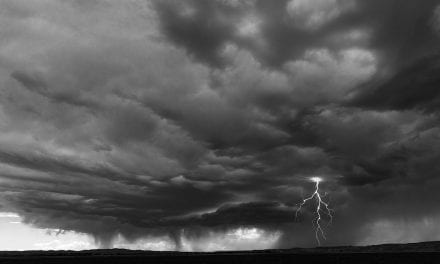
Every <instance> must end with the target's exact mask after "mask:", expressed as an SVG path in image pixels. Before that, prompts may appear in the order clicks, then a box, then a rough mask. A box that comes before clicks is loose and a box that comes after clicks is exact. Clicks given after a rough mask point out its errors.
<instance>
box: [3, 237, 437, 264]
mask: <svg viewBox="0 0 440 264" xmlns="http://www.w3.org/2000/svg"><path fill="white" fill-rule="evenodd" d="M0 263H124V264H130V263H154V264H160V263H191V264H196V263H206V264H209V263H218V264H220V263H222V264H223V263H226V264H234V263H239V264H247V263H250V264H256V263H277V264H278V263H279V264H280V263H290V264H293V263H320V264H324V263H350V264H356V263H398V264H403V263H417V264H419V263H421V264H422V263H440V242H425V243H414V244H387V245H377V246H368V247H329V248H314V249H300V248H298V249H283V250H259V251H237V252H213V253H185V252H154V251H132V250H123V249H111V250H86V251H24V252H18V251H8V252H0Z"/></svg>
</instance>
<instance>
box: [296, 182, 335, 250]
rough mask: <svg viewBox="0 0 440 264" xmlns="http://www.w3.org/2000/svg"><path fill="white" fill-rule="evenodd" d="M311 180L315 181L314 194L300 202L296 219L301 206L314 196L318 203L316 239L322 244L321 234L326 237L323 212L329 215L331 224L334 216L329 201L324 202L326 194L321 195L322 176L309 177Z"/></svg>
mask: <svg viewBox="0 0 440 264" xmlns="http://www.w3.org/2000/svg"><path fill="white" fill-rule="evenodd" d="M309 180H310V181H312V182H314V183H315V192H314V193H312V195H310V196H309V197H307V198H304V199H303V201H302V202H301V203H300V204H299V207H298V209H296V213H295V219H296V218H298V213H299V212H300V211H301V208H302V207H303V206H304V205H305V204H306V203H307V202H308V201H310V200H312V199H313V198H315V199H316V202H317V205H316V210H315V214H316V218H315V226H316V229H315V237H316V241H317V242H318V245H319V246H320V245H321V240H320V239H319V238H320V236H321V237H322V238H323V239H326V236H325V233H324V230H323V229H322V227H321V220H322V216H321V212H324V213H325V214H326V215H327V216H328V217H329V220H328V221H329V224H330V223H331V222H332V220H333V216H332V211H333V210H332V209H331V208H330V207H329V205H328V203H326V202H324V201H323V200H322V197H325V194H324V195H321V194H320V193H319V183H320V182H322V178H320V177H311V178H309Z"/></svg>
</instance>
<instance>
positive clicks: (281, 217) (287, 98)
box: [0, 0, 440, 249]
mask: <svg viewBox="0 0 440 264" xmlns="http://www.w3.org/2000/svg"><path fill="white" fill-rule="evenodd" d="M438 5H439V2H438V1H432V0H427V1H423V3H416V2H415V1H414V2H410V1H408V2H405V3H402V1H397V0H386V1H383V0H381V1H376V0H374V1H356V0H346V1H345V0H338V1H336V0H335V1H321V0H314V1H301V0H291V1H257V0H255V1H252V0H250V1H245V0H243V1H232V0H222V1H221V0H212V1H205V0H186V1H172V0H165V1H134V0H130V1H106V0H101V1H79V0H78V1H24V0H23V1H21V0H18V1H17V0H14V1H2V2H1V4H0V10H2V11H1V12H2V16H0V22H1V24H2V28H1V29H0V33H1V35H2V38H1V40H0V94H1V96H0V189H1V192H0V204H1V206H2V210H3V211H5V212H16V213H18V214H19V215H20V216H22V217H23V219H24V221H25V222H26V223H28V224H31V225H34V226H36V227H40V228H54V229H63V230H71V231H76V232H81V233H87V234H90V235H93V236H94V237H95V238H96V239H97V241H98V242H99V243H100V245H101V246H103V247H110V246H112V242H113V240H114V239H116V238H117V237H119V236H122V237H124V239H127V240H129V241H133V240H137V239H142V238H145V237H164V236H165V237H166V236H168V237H169V238H170V239H173V240H174V242H175V244H176V246H177V248H178V247H179V246H182V245H181V243H182V237H185V239H193V240H194V241H205V240H206V239H209V240H212V239H214V237H215V236H219V234H221V233H223V234H235V233H231V232H236V231H231V230H235V229H236V230H243V229H237V228H250V229H244V230H257V229H252V228H258V230H263V231H261V232H262V233H261V234H266V235H267V236H268V237H272V238H273V237H274V234H279V239H277V241H275V239H274V242H273V244H272V245H265V246H268V247H292V246H311V245H314V243H315V241H314V235H313V227H312V223H311V222H310V221H311V219H312V217H313V216H312V213H313V211H312V208H305V209H306V212H305V213H304V214H303V215H302V217H301V218H300V219H299V220H297V221H295V209H296V208H297V203H298V202H299V201H300V199H301V197H302V195H303V194H306V193H308V192H310V191H312V189H313V184H311V183H310V182H308V181H307V180H306V179H307V177H310V176H315V175H320V176H322V177H324V178H325V179H326V181H325V182H324V183H323V184H322V187H323V188H324V189H325V191H327V192H328V193H330V195H329V199H331V202H330V203H331V205H332V207H333V208H334V209H335V221H334V223H333V226H332V227H330V228H329V229H328V238H329V239H328V241H327V242H326V243H327V244H328V245H336V244H362V243H364V244H365V243H375V242H382V241H390V242H405V241H414V240H425V239H440V233H439V232H438V231H437V230H436V229H435V225H434V224H431V225H429V224H428V226H425V227H424V228H422V229H420V230H421V231H420V232H412V233H411V232H410V233H405V234H402V235H401V236H399V237H398V236H395V233H396V232H399V231H398V230H395V229H393V228H397V227H393V228H390V226H391V225H392V224H390V223H395V222H396V223H399V225H398V226H400V227H402V229H403V228H406V227H407V226H412V225H418V224H417V223H420V221H423V219H428V220H427V221H428V223H435V219H438V217H439V213H440V212H439V211H438V210H436V201H438V199H439V198H440V197H439V196H438V194H437V193H438V192H437V190H438V188H439V187H440V182H439V180H438V179H437V178H438V177H437V175H438V173H439V172H440V168H439V166H438V160H439V158H440V138H439V134H440V127H439V103H440V101H439V98H440V97H439V89H438V88H437V87H438V84H439V81H440V80H439V78H438V76H440V75H439V71H440V68H439V65H440V64H439V59H438V58H439V57H438V53H437V52H438V51H437V47H438V45H439V31H438V25H437V24H438V23H437V22H438V17H439V14H438V13H439V12H437V11H436V10H438V7H437V6H438ZM396 6H399V8H396ZM383 230H387V231H389V232H383ZM390 230H391V231H390ZM426 230H432V232H427V231H426ZM228 232H229V233H228ZM237 232H238V231H237ZM255 232H257V231H255ZM258 232H260V231H258ZM422 234H429V235H422ZM244 236H245V235H242V237H244ZM381 236H382V237H381ZM385 236H386V237H385ZM225 237H226V238H225ZM221 241H223V242H222V243H229V244H230V245H237V246H238V247H241V248H249V247H253V246H252V243H253V242H252V243H251V242H249V243H251V244H250V246H249V247H243V245H241V244H240V245H238V244H236V243H238V242H231V236H229V235H226V236H223V240H221ZM234 243H235V244H234ZM240 243H241V242H240ZM243 243H244V242H243ZM217 246H218V248H223V246H222V245H217ZM217 246H215V247H217ZM254 247H259V246H258V245H254ZM193 248H195V249H197V247H193ZM226 248H230V247H226Z"/></svg>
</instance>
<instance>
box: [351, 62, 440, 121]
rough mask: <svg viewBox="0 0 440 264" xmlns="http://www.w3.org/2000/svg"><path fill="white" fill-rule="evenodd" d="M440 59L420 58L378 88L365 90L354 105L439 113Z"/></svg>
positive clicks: (353, 102)
mask: <svg viewBox="0 0 440 264" xmlns="http://www.w3.org/2000/svg"><path fill="white" fill-rule="evenodd" d="M439 58H440V57H439V56H438V55H432V56H429V57H424V58H421V59H419V60H418V61H416V62H414V63H413V64H411V65H410V66H409V67H407V68H404V69H402V70H401V71H399V72H398V73H397V74H395V75H394V76H392V77H391V78H390V79H389V80H386V81H384V83H383V84H379V85H377V86H378V87H371V88H370V89H368V90H366V91H361V93H360V94H359V95H357V98H355V99H354V100H353V101H352V102H351V104H352V105H357V106H359V107H366V108H372V109H378V110H409V109H415V110H422V111H427V112H432V111H438V108H439V106H440V90H439V89H438V87H439V83H440V79H439V76H440V75H439V73H440V60H439Z"/></svg>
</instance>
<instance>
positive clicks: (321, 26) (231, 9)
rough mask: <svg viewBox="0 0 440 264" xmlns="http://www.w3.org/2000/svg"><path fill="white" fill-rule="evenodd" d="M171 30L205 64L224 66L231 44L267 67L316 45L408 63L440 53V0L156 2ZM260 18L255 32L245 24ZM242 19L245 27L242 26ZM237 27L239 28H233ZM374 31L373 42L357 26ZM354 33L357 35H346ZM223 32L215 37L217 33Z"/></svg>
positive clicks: (164, 25)
mask: <svg viewBox="0 0 440 264" xmlns="http://www.w3.org/2000/svg"><path fill="white" fill-rule="evenodd" d="M155 3H157V9H158V13H159V19H160V24H161V26H162V30H163V32H164V33H165V35H166V36H167V37H168V38H169V39H170V40H171V41H173V42H175V43H176V44H177V45H181V46H183V47H185V49H186V50H188V51H189V52H190V54H194V55H195V58H196V59H198V60H201V61H202V62H208V63H210V64H212V65H216V66H219V65H221V64H222V63H221V62H224V59H225V58H223V57H222V54H221V51H222V48H224V46H225V45H226V44H227V43H235V44H236V45H238V46H241V47H243V48H246V49H249V50H250V51H251V52H252V53H253V54H254V56H256V58H258V59H259V61H260V62H261V63H262V64H263V65H267V66H274V67H279V66H282V65H283V64H284V63H286V62H288V61H289V60H292V59H294V58H297V57H298V56H301V55H302V54H303V52H304V51H305V50H307V49H309V48H311V47H322V46H323V45H327V46H328V47H329V48H332V49H336V50H337V49H339V48H340V47H341V46H353V45H357V46H365V47H369V48H372V49H376V50H378V51H379V52H378V54H380V55H381V56H385V57H386V58H384V61H383V63H385V64H389V63H392V64H393V65H395V64H397V65H399V64H402V63H407V62H408V61H411V60H413V59H416V58H417V57H419V56H422V55H429V54H431V53H432V52H435V51H436V50H437V46H438V44H439V38H438V36H437V34H436V33H435V32H434V31H433V30H432V27H430V26H431V25H432V24H433V19H432V13H433V10H434V9H435V8H436V5H437V4H438V2H437V1H436V0H429V1H424V2H423V3H418V2H415V1H407V2H405V3H402V2H401V1H398V0H386V1H380V0H374V1H356V0H344V1H328V2H325V1H313V2H309V3H307V1H303V0H296V1H287V0H282V1H276V2H269V1H264V0H259V1H237V2H235V1H209V2H206V1H198V0H194V1H185V2H180V1H155ZM253 15H256V16H257V17H258V19H259V20H257V22H255V23H260V28H259V31H258V32H257V33H255V32H254V33H255V34H240V25H241V26H242V27H245V25H246V19H247V18H249V17H250V18H252V16H253ZM240 23H241V24H240ZM234 25H235V26H237V25H238V27H234ZM359 30H360V31H362V30H366V31H369V32H371V36H369V37H368V38H369V41H368V42H363V41H362V36H361V35H360V34H359V35H357V36H355V35H356V33H355V32H356V31H358V33H359ZM350 31H351V32H352V35H351V37H350V36H348V35H346V36H343V32H350ZM213 32H217V34H213Z"/></svg>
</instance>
